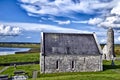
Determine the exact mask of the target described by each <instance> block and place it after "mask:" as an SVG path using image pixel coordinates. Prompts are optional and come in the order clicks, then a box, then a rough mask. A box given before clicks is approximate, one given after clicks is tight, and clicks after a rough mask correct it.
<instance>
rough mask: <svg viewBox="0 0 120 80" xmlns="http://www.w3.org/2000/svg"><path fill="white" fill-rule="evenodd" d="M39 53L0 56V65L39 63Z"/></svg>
mask: <svg viewBox="0 0 120 80" xmlns="http://www.w3.org/2000/svg"><path fill="white" fill-rule="evenodd" d="M39 55H40V54H39V53H30V54H13V55H3V56H0V63H11V62H33V61H39Z"/></svg>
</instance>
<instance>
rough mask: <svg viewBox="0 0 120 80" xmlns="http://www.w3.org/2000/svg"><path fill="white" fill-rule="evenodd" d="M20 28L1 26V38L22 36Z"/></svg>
mask: <svg viewBox="0 0 120 80" xmlns="http://www.w3.org/2000/svg"><path fill="white" fill-rule="evenodd" d="M20 32H21V29H20V28H19V27H11V26H4V25H2V24H0V36H14V35H18V34H20Z"/></svg>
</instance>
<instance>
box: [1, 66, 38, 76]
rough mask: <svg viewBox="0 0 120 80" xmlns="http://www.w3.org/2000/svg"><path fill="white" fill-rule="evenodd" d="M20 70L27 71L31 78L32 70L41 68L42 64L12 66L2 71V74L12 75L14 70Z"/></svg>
mask: <svg viewBox="0 0 120 80" xmlns="http://www.w3.org/2000/svg"><path fill="white" fill-rule="evenodd" d="M19 70H22V71H25V72H27V73H28V76H29V78H31V77H32V72H33V71H34V70H37V71H39V70H40V66H39V65H38V64H29V65H22V66H17V67H16V69H15V68H14V67H13V66H10V67H9V68H8V69H7V70H5V71H4V72H2V73H1V74H7V75H9V76H12V75H13V73H14V71H19Z"/></svg>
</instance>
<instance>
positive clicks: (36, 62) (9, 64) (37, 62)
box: [0, 61, 39, 66]
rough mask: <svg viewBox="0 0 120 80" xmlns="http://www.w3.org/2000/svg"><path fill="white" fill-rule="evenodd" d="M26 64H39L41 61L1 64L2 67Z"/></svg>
mask: <svg viewBox="0 0 120 80" xmlns="http://www.w3.org/2000/svg"><path fill="white" fill-rule="evenodd" d="M25 64H39V61H34V62H13V63H0V66H13V65H25Z"/></svg>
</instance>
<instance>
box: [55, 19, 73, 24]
mask: <svg viewBox="0 0 120 80" xmlns="http://www.w3.org/2000/svg"><path fill="white" fill-rule="evenodd" d="M54 22H57V23H58V24H60V25H63V24H70V23H71V21H70V20H67V21H58V20H54Z"/></svg>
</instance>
